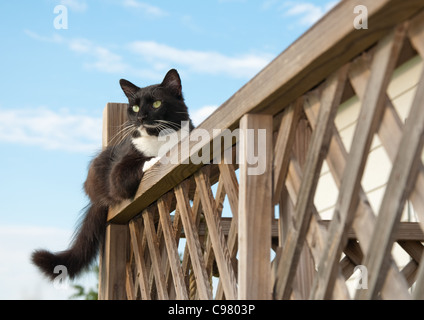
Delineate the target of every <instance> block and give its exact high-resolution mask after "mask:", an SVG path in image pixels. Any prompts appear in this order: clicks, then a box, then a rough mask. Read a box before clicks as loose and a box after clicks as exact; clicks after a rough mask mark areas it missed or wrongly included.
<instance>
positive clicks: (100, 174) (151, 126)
mask: <svg viewBox="0 0 424 320" xmlns="http://www.w3.org/2000/svg"><path fill="white" fill-rule="evenodd" d="M119 82H120V86H121V88H122V90H123V91H124V93H125V95H126V96H127V98H128V110H127V115H128V121H127V122H126V123H125V126H124V128H123V129H122V130H121V132H122V133H124V137H123V138H122V139H121V141H120V142H119V143H117V144H116V145H114V146H108V147H107V148H105V149H104V150H103V151H102V152H101V153H99V154H98V155H97V156H96V157H95V158H94V159H93V160H92V161H91V163H90V166H89V170H88V174H87V179H86V181H85V183H84V190H85V192H86V194H87V195H88V197H89V199H90V204H89V205H88V206H87V207H86V209H85V213H84V216H83V219H82V221H81V223H80V225H79V227H78V228H77V230H76V232H75V235H74V238H73V241H72V242H71V245H70V247H69V248H68V249H67V250H65V251H61V252H57V253H51V252H49V251H46V250H36V251H34V252H33V254H32V257H31V259H32V262H33V263H34V264H35V265H36V266H38V268H39V269H40V270H41V271H42V272H43V273H44V274H45V275H46V276H47V277H48V278H50V280H54V278H55V277H56V276H57V275H58V274H56V273H54V269H55V267H56V266H58V265H63V266H65V267H66V269H67V274H68V276H69V277H70V278H71V279H73V278H75V277H76V276H78V275H80V274H81V272H83V271H84V270H86V269H87V267H89V266H90V265H91V264H92V263H93V262H94V260H95V259H96V257H97V254H98V252H99V250H100V249H101V248H102V246H103V243H104V238H105V230H106V222H107V221H106V220H107V213H108V208H109V207H110V206H114V205H116V204H118V203H120V202H121V201H123V200H125V199H132V198H134V196H135V194H136V192H137V189H138V186H139V184H140V181H141V178H142V177H143V174H144V171H146V170H147V168H148V167H150V166H151V165H152V164H153V163H154V162H155V161H157V160H158V151H159V149H160V147H161V146H162V145H163V142H162V140H163V139H159V138H158V136H159V134H160V133H161V132H162V133H163V130H170V131H173V132H175V131H177V132H178V131H181V126H182V123H183V122H185V123H188V124H189V130H192V129H193V128H194V126H193V123H192V121H191V119H190V116H189V113H188V108H187V106H186V104H185V102H184V98H183V94H182V86H181V79H180V76H179V74H178V72H177V70H175V69H171V70H169V71H168V73H167V74H166V76H165V78H164V79H163V81H162V83H161V84H157V85H151V86H148V87H145V88H139V87H137V86H136V85H134V84H132V83H131V82H129V81H127V80H124V79H121V80H120V81H119Z"/></svg>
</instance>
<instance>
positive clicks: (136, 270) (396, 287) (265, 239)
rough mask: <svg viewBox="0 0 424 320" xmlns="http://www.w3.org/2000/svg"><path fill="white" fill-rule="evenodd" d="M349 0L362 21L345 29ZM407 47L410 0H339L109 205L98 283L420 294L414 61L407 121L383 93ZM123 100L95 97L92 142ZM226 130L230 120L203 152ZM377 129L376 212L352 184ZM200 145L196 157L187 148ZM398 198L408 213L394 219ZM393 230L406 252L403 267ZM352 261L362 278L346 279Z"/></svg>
mask: <svg viewBox="0 0 424 320" xmlns="http://www.w3.org/2000/svg"><path fill="white" fill-rule="evenodd" d="M357 5H365V7H366V9H367V18H368V29H355V28H354V25H353V20H354V19H355V16H356V14H355V11H354V8H355V7H356V6H357ZM417 55H418V56H420V57H421V58H422V59H424V1H422V0H362V1H354V0H346V1H342V2H341V3H340V4H338V5H337V6H336V7H335V8H334V9H333V10H332V11H331V12H330V13H328V14H327V15H326V16H325V17H324V18H323V19H321V20H320V21H319V22H318V23H317V24H316V25H314V26H313V27H312V28H311V29H310V30H309V31H308V32H307V33H305V34H304V35H303V36H302V37H301V38H300V39H299V40H297V41H296V42H295V43H294V44H292V45H291V46H290V47H289V48H288V49H287V50H286V51H284V52H283V53H282V54H281V55H279V56H278V57H277V58H276V59H275V60H274V61H272V62H271V63H270V64H269V65H268V66H267V67H266V68H265V69H264V70H262V71H261V72H260V73H259V74H258V75H257V76H256V77H254V78H253V79H252V80H251V81H250V82H248V83H247V84H246V85H245V86H244V87H243V88H241V89H240V90H239V91H238V92H236V93H235V94H234V95H233V96H232V97H231V98H230V99H229V100H228V101H227V102H225V103H224V104H223V105H222V106H221V107H220V108H219V109H218V110H216V111H215V112H214V113H213V114H212V115H211V116H210V117H209V118H207V119H206V120H205V121H204V122H203V123H202V124H201V125H200V126H199V128H198V129H197V130H200V129H201V130H203V132H204V133H207V137H208V138H207V139H202V142H201V143H199V142H198V140H197V139H189V138H186V140H185V141H183V142H181V143H180V146H179V147H181V146H182V145H183V144H184V143H185V145H186V146H188V149H187V150H188V152H183V149H182V148H180V149H176V148H178V146H177V147H175V150H178V153H177V154H178V155H179V160H180V161H179V162H178V163H175V162H170V163H167V164H163V163H161V162H158V163H157V164H155V165H154V166H153V167H152V168H150V169H149V170H148V171H147V172H146V173H145V176H144V177H143V179H142V181H141V184H140V187H139V189H138V191H137V194H136V197H135V199H133V200H131V201H130V200H128V201H125V202H123V203H122V204H120V205H119V206H117V207H114V208H110V211H109V215H108V221H109V225H108V227H107V232H106V243H105V246H104V250H103V252H102V254H101V262H100V288H99V297H100V298H101V299H213V298H216V299H224V298H225V299H308V298H310V299H350V298H359V299H376V298H383V299H410V298H417V299H423V298H424V257H423V254H422V253H423V245H422V242H423V241H424V233H423V229H424V167H423V163H422V149H423V143H424V70H420V71H419V74H420V77H419V81H418V84H417V87H416V90H415V94H414V97H413V99H412V104H411V107H410V111H409V115H408V116H407V120H406V121H403V120H402V119H401V118H400V116H399V114H398V113H397V111H396V109H395V108H394V104H393V101H392V100H393V99H391V98H390V97H389V95H388V94H387V87H388V85H389V83H390V80H391V78H392V74H393V72H394V70H395V69H396V68H397V67H398V66H399V65H401V64H402V63H403V62H405V61H407V60H409V59H410V58H411V57H414V56H417ZM352 96H356V97H357V99H358V100H359V103H360V111H359V116H358V121H357V122H356V127H355V130H354V134H353V138H352V142H351V145H350V146H349V147H348V148H347V147H346V142H344V141H343V139H342V138H341V135H340V129H339V128H337V126H336V125H335V121H334V120H335V117H336V115H337V112H338V110H339V106H340V105H341V104H343V103H344V102H345V101H347V100H348V99H349V98H351V97H352ZM123 110H125V108H123V105H122V104H114V103H109V104H107V106H106V108H105V114H104V144H107V143H109V142H110V137H112V136H113V135H114V130H115V129H116V128H117V126H119V124H122V123H123V122H124V121H125V116H124V114H125V111H123ZM214 129H215V130H214ZM225 129H229V130H230V132H235V129H239V130H238V135H235V136H234V137H233V138H231V143H229V147H230V151H232V152H230V155H231V156H228V152H227V157H226V159H227V161H226V162H224V161H222V162H220V163H216V161H213V157H214V156H216V155H217V154H218V155H221V154H223V153H224V149H225V147H224V144H221V143H218V142H220V141H221V138H222V135H219V134H218V133H217V132H222V131H223V130H225ZM261 129H264V130H261ZM197 132H199V131H197ZM227 132H228V131H227ZM247 132H251V133H253V135H252V136H248V134H247ZM192 134H194V132H193V133H192ZM375 136H377V137H378V139H379V141H380V142H381V145H382V146H383V147H384V150H385V152H386V153H387V156H388V158H389V159H390V162H391V169H390V172H389V175H388V180H387V184H386V185H385V188H384V189H383V190H384V195H383V196H382V202H381V205H380V207H379V210H378V211H377V210H375V209H374V208H373V207H372V206H371V205H370V201H369V199H368V196H369V195H368V194H367V192H366V191H365V190H364V189H363V187H362V181H363V179H364V178H365V177H364V169H365V165H366V163H367V160H368V157H369V151H370V147H371V144H372V141H373V139H374V137H375ZM249 139H253V141H256V142H257V141H259V140H260V143H261V145H258V144H257V143H256V144H255V143H250V141H249ZM205 146H208V147H209V149H208V150H209V153H210V156H209V154H208V153H205V151H204V150H206V149H207V148H205ZM227 147H228V145H227ZM214 148H215V149H214ZM258 148H259V149H261V150H262V151H261V152H259V153H258ZM200 149H202V150H203V154H202V157H205V156H206V157H208V158H209V162H210V164H202V163H200V164H197V163H195V162H194V161H192V157H193V156H195V155H197V154H198V151H199V150H200ZM175 150H174V151H175ZM187 150H186V151H187ZM217 151H219V152H217ZM248 155H253V156H255V157H256V158H255V159H256V160H257V163H259V162H261V165H263V169H264V170H262V171H261V172H260V174H252V172H251V170H254V169H255V166H257V165H258V164H256V165H255V164H250V162H249V161H247V158H246V157H247V156H248ZM324 164H325V166H328V170H329V172H330V173H331V177H332V179H333V181H334V183H335V185H336V187H337V188H336V189H337V192H336V194H335V199H336V203H335V206H334V208H333V209H332V215H331V219H330V220H323V218H322V216H321V215H320V213H319V210H318V209H317V204H316V202H317V195H316V190H317V185H318V182H319V179H320V175H321V172H322V167H323V165H324ZM256 168H257V167H256ZM367 174H368V173H367ZM369 174H370V175H372V172H371V173H369ZM225 199H226V200H225ZM406 203H408V205H411V207H412V208H413V210H414V212H415V213H416V215H417V216H418V219H417V221H416V222H405V221H403V220H401V214H402V212H403V211H404V208H405V205H406ZM395 242H396V243H398V244H399V245H400V246H401V247H402V248H403V250H404V251H405V252H406V253H407V254H408V255H409V257H410V258H409V260H407V261H408V262H407V263H406V265H404V266H399V265H398V264H397V262H396V259H394V258H393V255H394V253H393V252H392V247H393V244H394V243H395ZM357 266H359V267H360V268H359V270H360V271H361V272H362V273H361V277H362V283H360V284H361V285H360V286H359V287H357V288H355V289H354V291H351V290H350V289H349V284H347V282H348V281H347V279H349V278H350V277H351V276H352V274H353V273H354V271H355V267H357ZM356 269H358V268H356Z"/></svg>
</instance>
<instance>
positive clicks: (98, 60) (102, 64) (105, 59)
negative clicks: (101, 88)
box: [24, 29, 132, 73]
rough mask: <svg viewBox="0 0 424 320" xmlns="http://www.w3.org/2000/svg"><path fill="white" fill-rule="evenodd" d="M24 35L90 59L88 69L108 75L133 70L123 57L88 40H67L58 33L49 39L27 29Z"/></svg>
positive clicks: (85, 64) (86, 64)
mask: <svg viewBox="0 0 424 320" xmlns="http://www.w3.org/2000/svg"><path fill="white" fill-rule="evenodd" d="M24 33H25V34H26V35H28V36H29V37H31V38H32V39H34V40H37V41H41V42H50V43H57V44H64V45H66V46H67V47H68V48H69V49H70V50H71V51H73V52H76V53H78V54H80V55H83V56H85V57H89V58H90V59H91V61H90V62H85V63H84V66H85V67H86V68H88V69H95V70H97V71H100V72H106V73H123V72H127V71H129V70H132V68H131V67H130V66H129V65H128V64H127V63H125V62H123V58H122V56H120V55H118V54H116V53H114V52H112V51H111V50H110V49H108V48H106V47H103V46H99V45H97V44H94V43H93V42H91V41H90V40H88V39H84V38H75V39H66V38H63V37H61V36H60V35H58V34H57V33H55V34H53V35H52V36H50V37H47V36H41V35H39V34H38V33H36V32H34V31H31V30H27V29H26V30H24Z"/></svg>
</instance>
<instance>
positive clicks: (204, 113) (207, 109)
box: [190, 106, 218, 126]
mask: <svg viewBox="0 0 424 320" xmlns="http://www.w3.org/2000/svg"><path fill="white" fill-rule="evenodd" d="M217 108H218V106H204V107H202V108H200V109H196V110H193V111H191V112H190V118H191V120H192V121H193V124H194V125H195V126H198V125H199V124H201V123H202V122H203V120H205V119H206V118H207V117H209V116H210V115H211V114H212V113H213V112H214V111H215V110H216V109H217Z"/></svg>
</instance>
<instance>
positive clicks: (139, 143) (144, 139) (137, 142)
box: [132, 130, 163, 157]
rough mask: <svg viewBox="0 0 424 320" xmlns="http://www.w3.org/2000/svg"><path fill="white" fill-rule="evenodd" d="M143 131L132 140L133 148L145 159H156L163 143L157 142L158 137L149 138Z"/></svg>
mask: <svg viewBox="0 0 424 320" xmlns="http://www.w3.org/2000/svg"><path fill="white" fill-rule="evenodd" d="M143 131H144V132H142V133H141V136H140V137H138V138H133V139H132V143H133V145H134V147H135V148H136V149H137V150H138V151H140V152H141V153H143V154H144V155H145V156H146V157H157V156H158V154H159V149H160V148H161V147H162V145H163V142H162V141H159V139H158V137H156V136H149V135H148V134H147V133H146V132H145V130H143Z"/></svg>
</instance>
